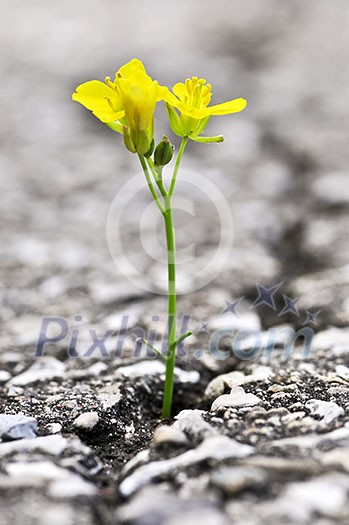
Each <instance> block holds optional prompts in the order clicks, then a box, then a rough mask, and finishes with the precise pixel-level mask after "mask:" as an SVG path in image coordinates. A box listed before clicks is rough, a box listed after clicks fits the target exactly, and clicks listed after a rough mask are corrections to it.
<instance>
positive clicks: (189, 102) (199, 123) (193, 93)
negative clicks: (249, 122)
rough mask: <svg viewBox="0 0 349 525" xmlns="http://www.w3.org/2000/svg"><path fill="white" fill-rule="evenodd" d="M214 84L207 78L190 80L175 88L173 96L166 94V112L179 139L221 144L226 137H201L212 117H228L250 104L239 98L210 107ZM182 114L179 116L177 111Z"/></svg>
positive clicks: (169, 93)
mask: <svg viewBox="0 0 349 525" xmlns="http://www.w3.org/2000/svg"><path fill="white" fill-rule="evenodd" d="M211 88H212V86H211V84H207V83H206V80H205V79H204V78H198V77H192V78H187V79H186V81H185V83H183V82H179V83H178V84H176V85H175V86H173V93H171V92H170V91H168V92H167V93H165V94H164V100H165V103H166V109H167V112H168V115H169V119H170V124H171V128H172V131H173V132H174V133H175V134H176V135H179V136H180V137H189V138H190V139H192V140H195V141H196V142H221V141H222V140H223V136H222V135H219V136H217V137H200V136H199V135H200V134H201V133H202V132H203V131H204V129H205V127H206V126H207V123H208V121H209V119H210V117H211V116H214V115H228V114H230V113H237V112H239V111H242V110H243V109H244V108H245V107H246V104H247V101H246V100H245V99H243V98H236V99H234V100H230V101H229V102H223V103H222V104H217V105H215V106H209V103H210V100H211ZM176 109H177V110H178V111H179V115H178V113H177V111H176Z"/></svg>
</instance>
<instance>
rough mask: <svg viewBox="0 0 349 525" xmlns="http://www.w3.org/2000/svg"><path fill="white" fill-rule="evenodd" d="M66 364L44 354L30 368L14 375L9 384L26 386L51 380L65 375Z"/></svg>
mask: <svg viewBox="0 0 349 525" xmlns="http://www.w3.org/2000/svg"><path fill="white" fill-rule="evenodd" d="M64 372H65V364H64V363H62V361H58V359H56V358H55V357H50V356H44V357H41V358H40V359H39V360H38V361H37V362H36V363H34V364H33V365H32V366H31V367H30V368H28V370H26V371H25V372H23V373H22V374H19V375H17V376H15V377H13V378H12V379H11V380H10V381H9V382H8V383H7V384H8V385H10V386H12V385H15V386H24V385H29V384H31V383H36V382H37V381H49V380H51V379H54V378H55V377H63V375H64Z"/></svg>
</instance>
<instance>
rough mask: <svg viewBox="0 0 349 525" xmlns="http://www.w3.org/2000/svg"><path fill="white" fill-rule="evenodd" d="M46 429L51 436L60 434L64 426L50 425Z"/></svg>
mask: <svg viewBox="0 0 349 525" xmlns="http://www.w3.org/2000/svg"><path fill="white" fill-rule="evenodd" d="M45 428H46V432H48V433H49V434H59V433H60V432H61V430H62V425H61V424H60V423H49V424H48V425H46V427H45Z"/></svg>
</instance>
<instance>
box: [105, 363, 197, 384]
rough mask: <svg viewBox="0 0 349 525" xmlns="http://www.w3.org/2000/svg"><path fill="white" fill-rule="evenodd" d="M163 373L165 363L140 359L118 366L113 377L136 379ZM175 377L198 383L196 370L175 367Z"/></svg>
mask: <svg viewBox="0 0 349 525" xmlns="http://www.w3.org/2000/svg"><path fill="white" fill-rule="evenodd" d="M164 374H165V364H164V363H163V362H162V361H159V360H155V359H152V360H147V361H140V362H138V363H135V364H133V365H129V366H120V367H119V368H117V369H116V371H115V374H114V376H115V377H129V378H130V379H136V378H138V377H144V376H149V375H150V376H152V375H161V376H164ZM175 377H176V379H177V380H178V381H179V382H181V383H198V382H199V381H200V374H199V372H197V371H196V370H192V371H189V372H187V371H185V370H182V369H180V368H178V367H175Z"/></svg>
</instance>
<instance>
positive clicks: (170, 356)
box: [162, 197, 177, 418]
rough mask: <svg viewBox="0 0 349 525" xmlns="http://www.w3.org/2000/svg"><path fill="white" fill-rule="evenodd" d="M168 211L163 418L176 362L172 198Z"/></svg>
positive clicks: (167, 411) (168, 406) (166, 414)
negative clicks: (166, 327)
mask: <svg viewBox="0 0 349 525" xmlns="http://www.w3.org/2000/svg"><path fill="white" fill-rule="evenodd" d="M165 206H166V211H165V213H164V214H163V217H164V221H165V230H166V245H167V270H168V341H167V345H168V352H167V356H166V375H165V385H164V399H163V404H162V417H163V418H169V417H170V415H171V407H172V396H173V383H174V367H175V360H176V308H177V304H176V303H177V298H176V260H175V253H176V242H175V232H174V227H173V217H172V203H171V198H169V197H166V199H165Z"/></svg>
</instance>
